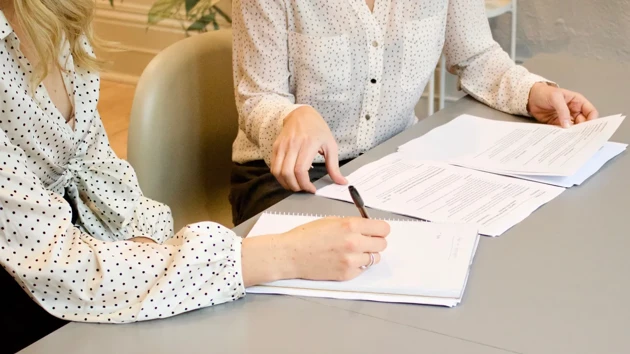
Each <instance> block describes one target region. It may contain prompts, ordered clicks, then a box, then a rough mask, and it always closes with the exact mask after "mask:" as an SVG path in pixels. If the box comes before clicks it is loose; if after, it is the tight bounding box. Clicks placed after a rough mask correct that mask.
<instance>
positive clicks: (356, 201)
mask: <svg viewBox="0 0 630 354" xmlns="http://www.w3.org/2000/svg"><path fill="white" fill-rule="evenodd" d="M348 191H350V197H352V201H353V202H354V205H356V206H357V209H359V213H361V216H362V217H363V218H365V219H369V218H370V216H369V215H368V213H367V211H366V210H365V204H364V203H363V198H361V195H360V194H359V191H357V189H356V188H354V186H349V187H348Z"/></svg>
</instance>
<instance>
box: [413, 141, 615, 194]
mask: <svg viewBox="0 0 630 354" xmlns="http://www.w3.org/2000/svg"><path fill="white" fill-rule="evenodd" d="M627 147H628V144H621V143H614V142H607V143H606V144H604V146H603V147H602V148H601V149H600V150H599V151H598V152H597V153H595V155H594V156H593V157H592V158H591V159H590V160H588V161H587V162H586V164H585V165H584V166H582V167H581V168H580V169H579V170H578V172H577V173H575V174H574V175H572V176H568V177H560V176H534V175H518V174H505V175H507V176H512V177H516V178H520V179H525V180H528V181H534V182H539V183H545V184H550V185H553V186H559V187H564V188H571V187H573V186H579V185H581V184H582V183H584V182H585V181H586V180H587V179H589V178H590V177H591V176H593V175H594V174H595V173H597V171H599V170H600V169H601V168H602V167H603V166H604V165H605V164H606V163H607V162H608V161H610V160H611V159H613V158H614V157H616V156H617V155H619V154H621V153H622V152H624V151H625V150H626V148H627ZM401 153H402V154H404V155H405V156H406V157H408V158H411V159H418V160H422V159H421V158H418V156H417V155H418V154H415V153H407V152H406V150H404V151H402V152H401Z"/></svg>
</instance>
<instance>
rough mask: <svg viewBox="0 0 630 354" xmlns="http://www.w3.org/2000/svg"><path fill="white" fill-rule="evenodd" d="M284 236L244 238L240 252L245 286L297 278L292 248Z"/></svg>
mask: <svg viewBox="0 0 630 354" xmlns="http://www.w3.org/2000/svg"><path fill="white" fill-rule="evenodd" d="M288 241H289V240H288V238H287V237H285V235H269V236H260V237H252V238H245V239H244V240H243V246H242V250H241V256H242V265H243V280H244V282H245V286H246V287H247V286H252V285H257V284H263V283H269V282H273V281H276V280H282V279H293V278H297V271H296V269H297V267H296V262H295V256H294V252H293V248H294V247H292V246H291V245H290V242H288Z"/></svg>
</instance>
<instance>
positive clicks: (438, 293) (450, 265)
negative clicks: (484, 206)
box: [248, 213, 479, 298]
mask: <svg viewBox="0 0 630 354" xmlns="http://www.w3.org/2000/svg"><path fill="white" fill-rule="evenodd" d="M319 218H320V217H317V216H305V215H290V214H288V215H287V214H272V213H265V214H263V215H262V216H261V217H260V219H259V220H258V222H257V223H256V225H255V226H254V228H253V229H252V230H251V232H250V233H249V235H248V237H253V236H261V235H266V234H277V233H284V232H286V231H289V230H291V229H293V228H295V227H297V226H300V225H302V224H305V223H308V222H311V221H314V220H317V219H319ZM388 222H389V224H390V226H391V233H390V235H389V236H388V237H387V249H386V250H385V251H384V252H382V253H381V262H380V263H379V264H376V265H374V266H372V267H371V268H369V269H367V270H366V271H365V272H364V273H363V274H361V275H360V276H358V277H357V278H355V279H352V280H349V281H345V282H335V281H311V280H300V279H296V280H281V281H276V282H272V283H268V284H265V286H268V287H286V288H297V289H312V290H327V291H346V292H361V293H378V294H397V295H411V296H427V297H447V298H460V297H461V295H462V293H463V291H464V287H465V285H466V279H467V276H468V271H469V267H470V264H471V262H472V258H473V256H474V253H475V250H476V246H477V243H478V241H479V236H478V233H477V228H476V226H474V225H469V224H438V223H427V222H419V221H400V220H394V221H388Z"/></svg>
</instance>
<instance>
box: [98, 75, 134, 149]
mask: <svg viewBox="0 0 630 354" xmlns="http://www.w3.org/2000/svg"><path fill="white" fill-rule="evenodd" d="M135 89H136V87H135V86H132V85H126V84H119V83H116V82H110V81H102V82H101V95H100V99H99V103H98V111H99V113H100V115H101V119H102V120H103V125H104V126H105V130H106V131H107V136H108V137H109V143H110V144H111V146H112V149H114V152H116V155H118V157H120V158H122V159H126V158H127V131H128V128H129V115H130V114H131V104H132V102H133V94H134V92H135Z"/></svg>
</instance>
